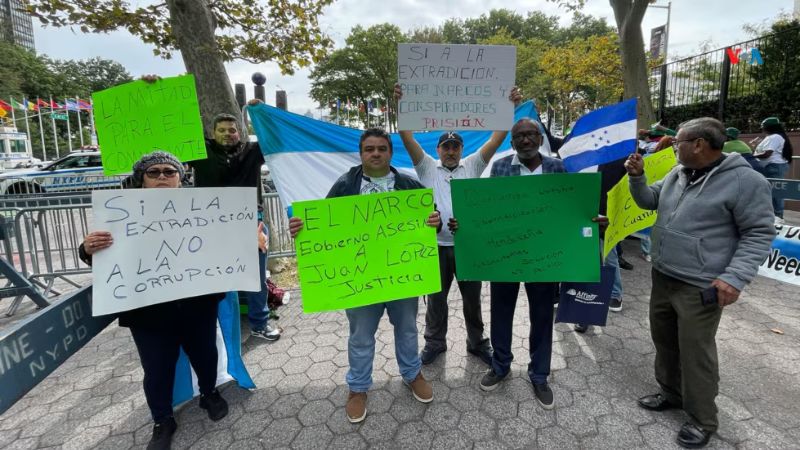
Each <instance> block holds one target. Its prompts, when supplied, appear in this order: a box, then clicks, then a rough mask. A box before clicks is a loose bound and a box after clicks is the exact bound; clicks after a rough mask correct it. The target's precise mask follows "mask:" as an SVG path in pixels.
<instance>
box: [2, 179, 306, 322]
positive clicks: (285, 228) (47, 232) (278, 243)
mask: <svg viewBox="0 0 800 450" xmlns="http://www.w3.org/2000/svg"><path fill="white" fill-rule="evenodd" d="M263 198H264V207H265V210H264V220H265V222H266V223H267V224H269V228H270V243H269V247H270V251H269V257H270V258H280V257H286V256H293V255H294V254H295V252H294V242H293V240H292V239H291V237H290V236H289V219H288V217H287V215H286V208H285V207H284V206H283V204H282V203H281V200H280V198H279V197H278V194H277V193H264V197H263ZM91 202H92V200H91V192H89V191H83V192H71V193H39V194H34V193H25V194H19V195H4V196H2V197H0V257H2V259H3V261H4V262H5V263H7V265H8V266H9V267H10V268H11V269H13V270H14V272H15V273H14V274H12V276H7V275H5V274H4V273H3V274H0V282H3V283H4V284H3V285H4V287H3V288H0V298H3V297H15V298H14V301H13V302H12V304H11V306H10V307H9V309H8V311H7V313H6V314H7V315H12V314H14V312H15V311H16V309H17V308H18V307H19V305H20V303H21V301H22V300H23V297H24V296H23V295H21V294H20V288H19V286H15V285H14V284H15V283H14V280H18V279H20V278H23V279H24V280H26V283H27V284H28V286H29V287H33V288H35V289H36V291H37V293H39V294H41V295H42V296H43V297H45V298H47V297H53V296H56V295H59V294H60V292H59V291H58V290H57V289H56V287H55V285H56V282H57V281H59V280H60V281H62V283H60V284H62V285H64V286H67V287H70V286H72V287H80V285H81V284H84V283H85V281H86V279H85V278H86V277H87V275H88V274H90V273H91V268H89V267H88V266H86V265H85V264H83V263H82V262H81V261H80V258H79V257H78V248H79V246H80V244H81V243H82V242H83V238H84V237H85V236H86V235H87V234H88V233H89V229H90V225H91V223H92V213H91ZM9 267H7V268H9ZM37 303H39V302H37Z"/></svg>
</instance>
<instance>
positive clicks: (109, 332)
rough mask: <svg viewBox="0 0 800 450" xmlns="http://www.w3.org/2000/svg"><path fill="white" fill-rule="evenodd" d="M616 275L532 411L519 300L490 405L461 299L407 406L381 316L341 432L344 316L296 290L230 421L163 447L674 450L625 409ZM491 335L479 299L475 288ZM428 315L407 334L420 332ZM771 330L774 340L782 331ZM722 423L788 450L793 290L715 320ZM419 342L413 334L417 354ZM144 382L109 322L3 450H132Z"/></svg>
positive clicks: (7, 435)
mask: <svg viewBox="0 0 800 450" xmlns="http://www.w3.org/2000/svg"><path fill="white" fill-rule="evenodd" d="M635 244H636V243H635V242H627V243H626V244H625V245H626V249H627V254H626V257H627V258H628V259H629V260H630V261H631V262H633V263H634V264H635V266H636V267H635V270H634V271H632V272H625V271H624V272H623V279H624V286H625V291H626V292H625V299H624V304H623V310H622V312H621V313H611V315H610V317H609V325H608V326H607V327H605V328H602V329H600V328H593V329H592V330H590V332H589V333H587V334H586V335H579V334H576V333H574V332H573V331H572V329H571V327H570V326H568V325H566V324H557V325H556V332H555V333H554V340H555V342H554V345H553V362H552V368H553V373H552V375H551V383H552V387H553V389H554V392H555V398H556V407H555V409H554V410H552V411H544V410H543V409H542V408H541V407H539V406H538V404H537V403H536V402H535V400H534V396H533V391H532V388H531V386H530V384H529V383H528V381H527V377H526V365H527V363H528V356H527V347H528V342H527V334H528V319H527V302H526V301H524V300H521V301H520V302H519V303H518V308H517V315H516V316H515V324H514V351H515V354H516V356H517V359H516V361H514V363H513V367H512V373H511V376H510V377H509V379H508V380H507V381H506V382H504V383H503V385H502V386H501V387H500V388H498V389H497V390H495V391H494V392H491V393H484V392H482V391H481V390H480V389H479V388H478V382H479V380H480V377H481V375H482V374H483V373H484V372H485V371H486V369H487V367H486V366H485V365H484V364H483V363H481V362H480V361H479V360H478V359H477V358H475V357H473V356H468V355H467V353H466V348H465V337H466V332H465V329H464V323H463V318H462V314H461V307H460V300H459V298H458V296H457V291H453V292H452V293H451V297H450V305H451V314H450V315H451V317H450V331H449V334H448V340H449V349H448V351H447V352H446V353H445V354H443V355H442V356H441V357H440V358H439V359H438V360H437V361H436V362H435V363H434V364H432V365H431V366H426V367H424V369H423V370H424V374H425V376H426V377H427V378H428V379H430V380H433V385H434V394H435V399H434V401H433V403H431V404H429V405H423V404H421V403H419V402H417V401H415V400H414V399H413V398H412V396H411V394H410V392H409V391H408V388H406V387H405V386H404V385H403V383H402V380H401V378H400V377H399V374H398V370H397V365H396V362H395V360H394V359H395V358H394V347H393V335H392V329H391V326H390V325H389V323H388V320H387V319H386V318H384V319H383V321H382V323H381V326H380V330H379V334H378V342H377V353H376V356H375V385H374V386H373V388H372V390H371V391H370V393H369V397H368V416H367V419H366V421H365V422H363V423H362V424H360V425H351V424H349V423H348V422H347V419H346V417H345V413H344V405H345V401H346V398H347V387H346V385H345V383H344V376H345V372H346V370H347V352H346V348H347V334H348V328H347V321H346V319H345V316H344V314H342V313H325V314H314V315H308V316H304V315H302V313H301V308H300V304H299V303H300V302H299V301H298V299H297V298H299V293H297V292H294V293H293V295H294V297H296V299H295V300H294V301H293V302H292V303H291V304H290V305H288V306H287V307H284V308H282V309H281V310H280V311H279V312H280V315H281V319H280V320H279V324H280V326H282V327H283V328H284V330H285V331H284V334H283V337H282V338H281V340H280V341H278V342H275V343H262V342H253V340H250V341H247V342H245V343H244V345H243V353H244V355H245V356H244V357H245V362H246V363H247V366H248V368H249V369H250V371H251V374H252V375H253V377H254V379H255V381H256V383H257V384H258V386H259V389H257V390H255V391H253V392H248V391H245V390H242V389H239V388H238V387H236V386H227V387H226V388H225V389H224V396H225V397H226V398H227V399H228V400H229V402H230V403H231V410H230V414H229V415H228V416H227V417H226V418H225V419H223V420H222V421H220V422H217V423H212V422H211V421H209V420H208V419H207V418H206V416H205V412H204V411H203V410H201V409H199V408H198V406H197V402H196V401H194V402H190V403H189V404H187V405H185V406H184V407H182V408H180V409H179V410H178V412H177V414H176V416H177V420H178V423H179V428H178V432H177V434H176V438H175V446H174V448H189V447H191V448H198V449H204V448H207V449H222V448H231V449H251V448H252V449H258V448H270V449H275V448H289V447H291V448H313V449H317V450H318V449H322V448H347V449H355V448H367V447H376V448H402V449H409V448H447V449H449V450H454V449H458V448H476V449H477V448H506V447H508V448H534V447H540V448H547V449H551V448H570V449H571V448H592V449H594V448H644V447H650V448H658V449H666V448H675V447H676V445H675V443H674V439H675V434H676V433H677V431H678V429H679V427H680V425H681V424H682V423H683V422H684V420H685V415H684V413H682V412H679V411H677V412H676V411H671V412H665V413H650V412H647V411H644V410H641V409H639V408H637V407H636V404H635V399H636V398H637V397H639V396H641V395H645V394H648V393H651V392H654V390H655V388H656V385H655V382H654V380H653V375H652V364H653V355H654V348H653V345H652V343H651V340H650V337H649V331H648V320H647V302H648V296H649V291H650V277H649V264H647V263H646V262H644V261H643V260H641V259H639V258H638V257H636V245H635ZM484 305H486V307H485V308H484V318H485V320H486V322H487V323H488V319H489V311H488V292H487V289H486V288H485V289H484ZM424 311H425V307H424V304H422V303H421V304H420V312H419V317H418V323H419V326H420V332H421V331H422V328H423V324H424ZM772 329H778V330H781V331H782V332H783V334H778V333H775V332H773V331H771V330H772ZM717 340H718V343H719V356H720V365H721V369H720V374H721V379H722V381H721V385H720V395H719V397H718V398H717V404H718V406H719V409H720V420H721V426H720V430H719V433H718V435H717V436H715V437H714V438H713V440H712V441H711V446H712V447H716V448H730V447H741V448H798V446H800V444H799V443H798V442H800V289H797V287H796V286H790V285H788V284H781V283H778V282H775V281H772V280H768V279H764V278H759V279H758V280H757V281H756V282H754V283H753V284H752V285H751V286H750V287H749V288H748V289H747V290H746V292H745V294H744V295H743V298H742V299H741V300H740V301H739V302H738V303H737V304H735V305H734V306H732V307H729V308H727V309H726V310H725V313H724V314H723V319H722V323H721V325H720V330H719V334H718V338H717ZM421 342H422V335H421V334H420V343H421ZM141 381H142V369H141V368H140V367H139V362H138V357H137V355H136V350H135V348H134V346H133V343H132V341H131V338H130V333H129V332H128V330H127V329H124V328H118V327H116V325H112V326H111V327H109V328H108V329H106V330H105V331H104V332H103V333H101V334H100V335H99V336H97V337H96V338H95V339H94V340H93V341H91V342H90V343H89V345H87V346H86V347H85V348H84V349H83V350H81V351H80V352H79V353H78V354H76V355H75V356H73V357H72V358H71V359H70V360H69V361H67V363H65V364H64V365H63V366H62V367H60V368H59V369H58V370H56V371H55V372H54V373H53V374H52V375H51V376H50V377H49V378H48V379H46V380H45V381H44V382H43V383H41V384H40V385H39V386H37V387H36V388H35V389H34V390H33V391H31V392H30V393H29V394H28V395H27V396H25V397H24V398H23V399H22V400H20V401H19V402H18V403H17V404H16V405H15V406H14V407H12V409H10V410H9V411H7V412H6V413H5V414H4V415H2V416H0V448H4V449H18V448H19V449H21V448H51V447H52V448H65V449H73V448H80V449H83V448H105V449H114V450H121V449H127V448H142V447H143V446H144V445H145V444H146V442H147V441H148V439H149V437H150V432H151V423H150V418H149V414H148V410H147V406H146V405H145V401H144V396H143V394H142V389H141Z"/></svg>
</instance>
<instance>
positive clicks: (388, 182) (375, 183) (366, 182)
mask: <svg viewBox="0 0 800 450" xmlns="http://www.w3.org/2000/svg"><path fill="white" fill-rule="evenodd" d="M391 191H394V172H389V175H386V176H385V177H380V178H379V177H368V176H366V175H364V176H362V177H361V191H360V192H359V193H360V194H376V193H379V192H391Z"/></svg>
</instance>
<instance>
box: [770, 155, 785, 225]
mask: <svg viewBox="0 0 800 450" xmlns="http://www.w3.org/2000/svg"><path fill="white" fill-rule="evenodd" d="M788 170H789V164H788V163H783V164H775V163H770V164H767V166H766V167H764V176H765V177H767V178H783V177H784V176H786V172H787V171H788ZM772 209H774V210H775V215H776V216H778V217H780V218H783V199H782V198H780V197H775V194H774V193H773V194H772Z"/></svg>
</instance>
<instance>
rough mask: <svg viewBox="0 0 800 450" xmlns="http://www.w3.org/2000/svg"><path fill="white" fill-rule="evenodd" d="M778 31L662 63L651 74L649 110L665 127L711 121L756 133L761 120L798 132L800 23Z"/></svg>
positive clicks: (799, 107) (788, 25) (799, 110)
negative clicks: (695, 120)
mask: <svg viewBox="0 0 800 450" xmlns="http://www.w3.org/2000/svg"><path fill="white" fill-rule="evenodd" d="M783 28H784V29H782V30H781V31H779V32H777V33H774V34H770V35H766V36H763V37H760V38H758V39H753V40H750V41H746V42H740V43H738V44H735V45H731V46H729V47H724V48H720V49H717V50H713V51H710V52H706V53H703V54H701V55H697V56H692V57H690V58H685V59H681V60H678V61H674V62H671V63H669V64H664V65H662V66H660V67H658V68H656V69H655V70H654V71H653V74H652V77H651V86H652V92H653V102H654V107H655V108H656V110H657V111H658V116H659V118H660V119H661V120H662V123H663V124H664V125H666V126H669V127H671V128H674V127H675V126H677V125H678V124H679V123H680V122H683V121H685V120H688V119H692V118H695V117H701V116H710V117H716V118H718V119H720V120H722V121H723V122H725V124H726V125H727V126H734V127H737V128H739V129H740V130H741V131H742V132H757V131H759V128H760V123H761V121H762V120H763V119H764V118H765V117H769V116H778V117H779V118H780V119H781V120H782V121H783V122H785V123H786V124H787V129H797V128H798V127H800V54H798V52H797V48H800V23H798V22H792V23H790V24H787V25H785V26H784V27H783Z"/></svg>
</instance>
